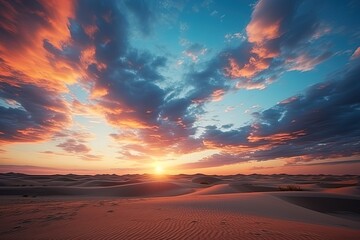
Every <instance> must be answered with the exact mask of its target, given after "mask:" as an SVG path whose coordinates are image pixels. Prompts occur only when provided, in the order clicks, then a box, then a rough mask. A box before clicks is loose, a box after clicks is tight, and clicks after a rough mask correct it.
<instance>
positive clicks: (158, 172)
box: [155, 163, 164, 175]
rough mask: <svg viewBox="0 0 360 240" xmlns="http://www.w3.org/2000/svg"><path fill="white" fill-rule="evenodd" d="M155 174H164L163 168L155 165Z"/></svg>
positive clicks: (157, 164)
mask: <svg viewBox="0 0 360 240" xmlns="http://www.w3.org/2000/svg"><path fill="white" fill-rule="evenodd" d="M155 173H156V174H157V175H162V174H163V173H164V168H163V166H161V165H160V164H159V163H156V165H155Z"/></svg>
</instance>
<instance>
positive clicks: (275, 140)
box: [248, 131, 306, 144]
mask: <svg viewBox="0 0 360 240" xmlns="http://www.w3.org/2000/svg"><path fill="white" fill-rule="evenodd" d="M304 135H306V133H305V132H304V131H297V132H293V133H276V134H272V135H269V136H256V135H255V134H254V133H250V136H248V140H249V142H252V143H253V142H259V141H270V142H271V143H272V144H279V143H282V142H287V141H289V140H293V139H296V138H298V137H300V136H304Z"/></svg>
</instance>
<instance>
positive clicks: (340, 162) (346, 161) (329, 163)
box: [292, 160, 360, 166]
mask: <svg viewBox="0 0 360 240" xmlns="http://www.w3.org/2000/svg"><path fill="white" fill-rule="evenodd" d="M354 163H360V160H344V161H332V162H321V163H306V164H294V165H292V166H324V165H339V164H341V165H342V164H354Z"/></svg>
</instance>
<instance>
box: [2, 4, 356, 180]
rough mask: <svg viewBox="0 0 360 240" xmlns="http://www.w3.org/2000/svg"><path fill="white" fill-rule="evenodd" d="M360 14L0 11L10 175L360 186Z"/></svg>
mask: <svg viewBox="0 0 360 240" xmlns="http://www.w3.org/2000/svg"><path fill="white" fill-rule="evenodd" d="M359 12H360V2H359V1H356V0H354V1H342V0H339V1H332V0H329V1H321V0H320V1H313V0H304V1H296V0H292V1H289V0H266V1H264V0H260V1H250V0H242V1H240V0H225V1H220V0H219V1H217V0H201V1H193V0H191V1H190V0H188V1H178V0H159V1H145V0H143V1H142V0H124V1H114V0H108V1H95V0H79V1H69V0H64V1H57V0H36V1H35V0H31V1H10V0H1V1H0V171H1V172H10V171H13V172H24V173H32V174H53V173H77V174H113V173H114V174H136V173H139V174H141V173H154V171H156V170H157V171H160V170H161V171H163V172H164V173H166V174H179V173H189V174H193V173H205V174H237V173H242V174H252V173H262V174H276V173H287V174H360V124H359V122H360V94H359V92H360V79H359V76H360V24H359V23H360V15H359Z"/></svg>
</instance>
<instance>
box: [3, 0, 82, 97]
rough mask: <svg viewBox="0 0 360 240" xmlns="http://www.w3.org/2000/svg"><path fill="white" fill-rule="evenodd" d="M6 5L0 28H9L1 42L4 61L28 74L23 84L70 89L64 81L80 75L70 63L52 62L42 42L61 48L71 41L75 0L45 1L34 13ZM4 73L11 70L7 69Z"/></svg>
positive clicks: (61, 89)
mask: <svg viewBox="0 0 360 240" xmlns="http://www.w3.org/2000/svg"><path fill="white" fill-rule="evenodd" d="M3 4H4V8H3V9H2V10H1V15H2V16H3V17H4V20H3V21H2V23H1V25H0V27H1V28H3V29H6V30H8V32H7V33H6V34H7V38H3V41H2V44H1V45H0V52H1V58H2V59H3V61H4V62H5V63H6V64H8V65H9V66H11V68H12V69H14V70H16V71H17V72H19V73H21V74H23V75H25V76H27V77H25V78H23V81H22V83H31V84H36V85H37V86H41V87H46V88H48V89H57V90H60V91H67V88H66V86H65V84H69V83H74V82H75V81H76V78H77V77H78V76H79V74H78V73H77V71H75V70H74V69H73V66H71V65H70V64H67V63H65V62H62V61H55V62H49V53H48V52H47V50H46V49H45V48H44V46H43V44H44V40H47V41H49V42H51V43H52V44H53V45H54V46H55V47H57V48H61V47H62V45H63V44H64V43H65V42H66V41H68V40H69V37H70V33H69V29H68V18H69V17H71V16H72V15H73V11H74V6H73V2H72V1H55V0H50V1H47V0H46V1H42V2H41V6H42V8H41V10H38V11H34V12H31V13H29V12H24V9H25V11H30V10H29V9H26V7H24V6H19V7H15V6H13V5H11V4H10V3H9V2H4V3H3ZM19 4H21V5H22V4H23V3H19ZM26 14H28V15H26ZM29 14H32V15H31V16H32V18H30V17H29ZM15 46H16V47H15ZM4 74H6V75H10V74H11V73H10V72H6V71H5V72H4Z"/></svg>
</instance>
